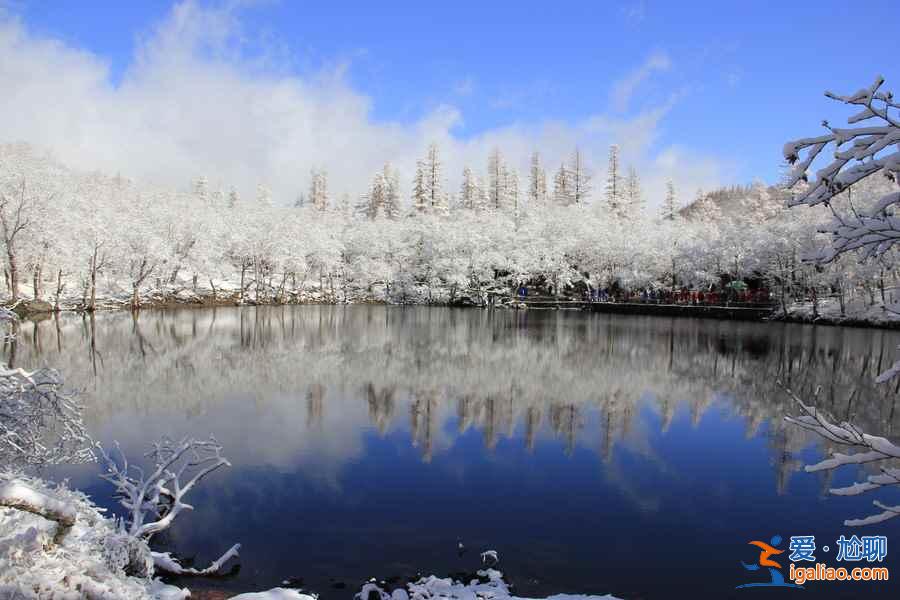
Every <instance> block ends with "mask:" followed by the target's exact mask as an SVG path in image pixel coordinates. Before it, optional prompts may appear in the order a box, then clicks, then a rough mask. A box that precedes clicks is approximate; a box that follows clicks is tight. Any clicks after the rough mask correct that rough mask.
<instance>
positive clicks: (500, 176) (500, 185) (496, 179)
mask: <svg viewBox="0 0 900 600" xmlns="http://www.w3.org/2000/svg"><path fill="white" fill-rule="evenodd" d="M509 183H510V178H509V170H508V168H507V166H506V160H505V159H504V158H503V154H502V153H501V152H500V149H499V148H495V149H494V150H493V151H492V152H491V154H490V156H488V189H487V199H488V206H490V208H491V209H493V210H505V209H508V208H510V207H511V204H512V203H511V201H510V200H511V198H510V190H509Z"/></svg>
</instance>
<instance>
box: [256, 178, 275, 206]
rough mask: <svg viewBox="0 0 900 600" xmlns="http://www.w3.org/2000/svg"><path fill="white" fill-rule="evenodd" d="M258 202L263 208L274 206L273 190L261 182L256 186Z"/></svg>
mask: <svg viewBox="0 0 900 600" xmlns="http://www.w3.org/2000/svg"><path fill="white" fill-rule="evenodd" d="M256 202H257V204H259V206H261V207H263V208H272V190H271V189H269V186H267V185H265V184H263V183H260V184H259V185H257V186H256Z"/></svg>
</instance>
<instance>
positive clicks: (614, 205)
mask: <svg viewBox="0 0 900 600" xmlns="http://www.w3.org/2000/svg"><path fill="white" fill-rule="evenodd" d="M624 188H625V186H624V185H623V183H622V173H621V171H620V169H619V146H618V145H616V144H613V145H611V146H610V147H609V163H608V166H607V169H606V210H607V211H608V213H609V214H610V215H611V216H615V217H620V216H623V215H624V212H625V189H624Z"/></svg>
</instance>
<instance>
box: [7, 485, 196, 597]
mask: <svg viewBox="0 0 900 600" xmlns="http://www.w3.org/2000/svg"><path fill="white" fill-rule="evenodd" d="M5 484H12V485H16V486H21V485H24V486H27V487H28V488H31V490H33V491H34V492H36V493H37V495H41V496H46V497H49V498H50V499H51V502H52V503H53V504H54V505H55V506H63V505H64V506H65V507H66V509H65V510H66V511H73V512H74V516H75V523H74V525H73V526H72V528H71V530H70V531H69V532H68V533H67V534H66V535H65V536H63V537H62V539H61V540H56V542H58V543H55V541H54V538H55V537H56V534H57V524H56V523H55V522H54V521H50V520H47V519H45V518H43V517H41V516H38V515H35V514H32V513H29V512H24V511H21V510H18V509H14V508H2V507H0V598H17V599H19V598H21V599H23V600H27V599H32V598H34V599H38V598H40V599H42V600H43V599H57V598H59V599H62V598H66V599H68V598H84V599H91V600H93V599H97V600H117V599H120V598H128V599H134V600H150V599H154V600H176V599H180V598H187V597H188V596H189V592H188V591H187V590H182V589H179V588H177V587H174V586H170V585H165V584H163V583H162V582H160V581H159V580H153V579H150V580H148V579H139V578H135V577H127V576H126V575H125V573H124V571H123V570H122V567H123V565H124V563H125V559H126V554H127V552H128V549H127V548H126V547H125V546H124V545H123V543H122V542H123V538H122V536H121V535H119V534H118V533H117V531H116V526H115V522H114V521H113V520H112V519H110V518H108V517H106V516H105V515H104V514H103V513H102V512H101V509H98V508H97V507H96V506H94V505H93V504H92V503H91V501H90V500H89V499H88V498H87V496H85V495H84V494H82V493H81V492H78V491H74V490H69V489H67V488H66V487H65V486H58V487H55V488H54V487H50V486H49V485H47V484H45V483H44V482H42V481H40V480H38V479H34V478H26V477H15V478H12V477H10V476H8V475H0V485H5ZM57 503H58V504H57Z"/></svg>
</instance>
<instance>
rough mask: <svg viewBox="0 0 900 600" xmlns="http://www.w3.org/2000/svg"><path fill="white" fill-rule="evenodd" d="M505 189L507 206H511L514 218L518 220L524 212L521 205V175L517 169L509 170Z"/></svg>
mask: <svg viewBox="0 0 900 600" xmlns="http://www.w3.org/2000/svg"><path fill="white" fill-rule="evenodd" d="M504 187H505V190H506V202H507V206H509V209H510V210H511V211H512V213H513V216H514V217H515V218H516V219H518V217H519V214H520V213H521V212H522V207H521V206H520V205H519V173H518V172H517V171H516V170H515V169H507V171H506V185H505V186H504Z"/></svg>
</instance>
